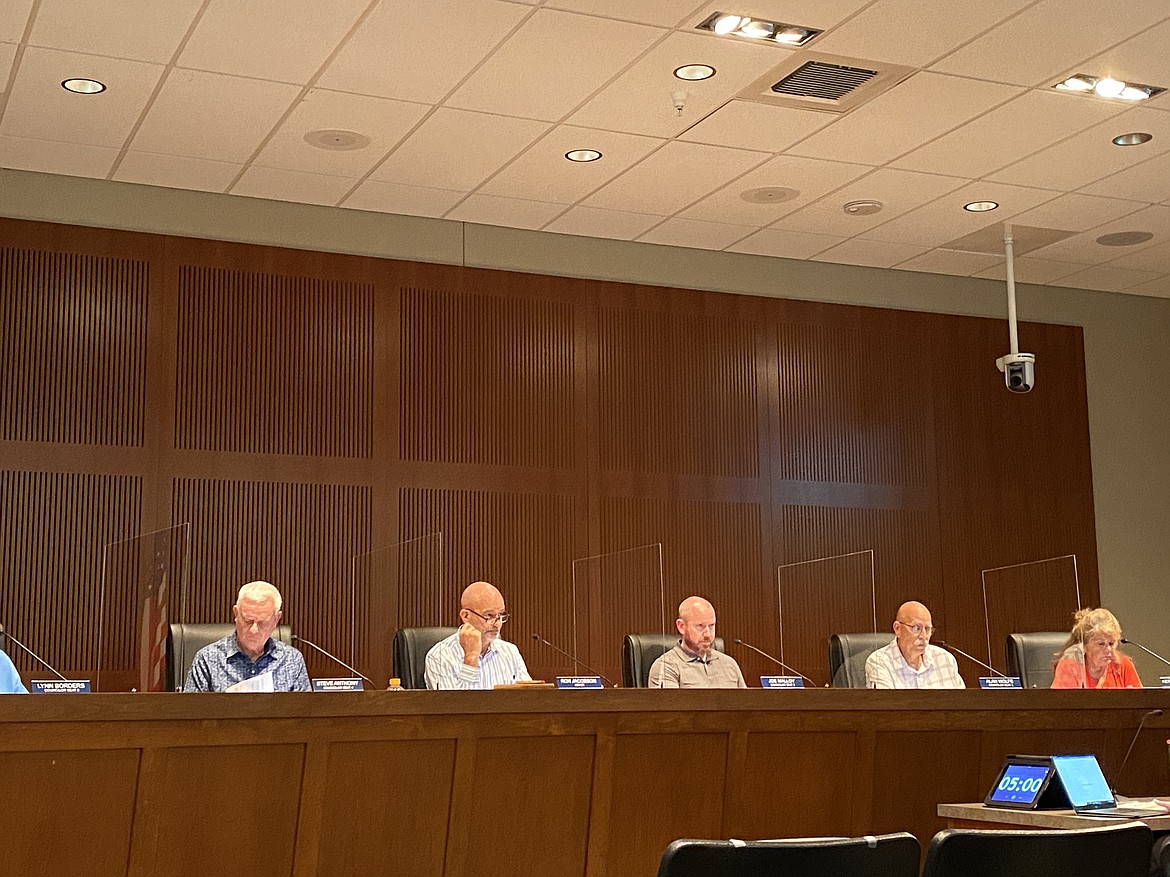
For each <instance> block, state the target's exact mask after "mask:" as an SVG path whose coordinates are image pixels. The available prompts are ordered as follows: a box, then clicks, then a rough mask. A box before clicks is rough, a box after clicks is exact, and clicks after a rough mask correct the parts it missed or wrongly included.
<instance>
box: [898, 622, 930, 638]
mask: <svg viewBox="0 0 1170 877" xmlns="http://www.w3.org/2000/svg"><path fill="white" fill-rule="evenodd" d="M898 624H900V625H902V626H903V627H904V628H906V629H907V630H909V631H910V632H911V633H912V634H914V635H915V636H922V635H923V634H926V635H927V636H930V635H931V634H932V633H934V627H933V626H932V625H929V624H907V623H906V622H905V621H899V622H898Z"/></svg>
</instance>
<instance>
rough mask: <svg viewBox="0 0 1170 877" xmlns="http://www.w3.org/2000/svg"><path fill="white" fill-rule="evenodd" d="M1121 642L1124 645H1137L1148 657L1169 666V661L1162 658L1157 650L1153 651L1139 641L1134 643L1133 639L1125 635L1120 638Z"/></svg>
mask: <svg viewBox="0 0 1170 877" xmlns="http://www.w3.org/2000/svg"><path fill="white" fill-rule="evenodd" d="M1121 643H1122V645H1126V646H1137V647H1138V648H1139V649H1141V650H1142V651H1143V652H1145V653H1146V654H1147V655H1149V656H1150V657H1152V658H1157V659H1158V660H1159V661H1161V662H1162V663H1163V664H1165V665H1166V666H1168V667H1170V661H1167V660H1166V659H1165V658H1163V657H1162V656H1161V655H1159V654H1158V653H1157V652H1155V651H1153V650H1152V649H1147V648H1146V647H1145V646H1143V645H1142V644H1141V643H1135V642H1134V641H1133V640H1131V639H1126V638H1125V637H1122V638H1121Z"/></svg>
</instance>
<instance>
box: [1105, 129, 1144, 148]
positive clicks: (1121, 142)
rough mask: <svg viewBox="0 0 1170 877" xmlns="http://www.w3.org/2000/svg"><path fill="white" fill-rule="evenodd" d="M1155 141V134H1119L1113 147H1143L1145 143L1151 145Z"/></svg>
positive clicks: (1139, 132) (1141, 132) (1114, 139)
mask: <svg viewBox="0 0 1170 877" xmlns="http://www.w3.org/2000/svg"><path fill="white" fill-rule="evenodd" d="M1153 139H1154V135H1153V134H1147V133H1146V132H1145V131H1133V132H1131V133H1129V134H1118V135H1117V136H1116V137H1114V138H1113V145H1114V146H1141V145H1142V144H1143V143H1149V142H1150V141H1151V140H1153Z"/></svg>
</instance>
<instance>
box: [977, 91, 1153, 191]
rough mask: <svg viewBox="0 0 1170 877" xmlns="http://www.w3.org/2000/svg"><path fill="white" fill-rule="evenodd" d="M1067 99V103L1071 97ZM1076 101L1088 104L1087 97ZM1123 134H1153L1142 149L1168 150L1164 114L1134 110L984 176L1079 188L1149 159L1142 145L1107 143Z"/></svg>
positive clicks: (1140, 109)
mask: <svg viewBox="0 0 1170 877" xmlns="http://www.w3.org/2000/svg"><path fill="white" fill-rule="evenodd" d="M1069 97H1070V99H1072V96H1071V95H1070V96H1069ZM1078 99H1079V100H1086V101H1088V100H1093V98H1089V97H1081V98H1078ZM1128 131H1148V132H1149V133H1151V134H1153V135H1154V139H1153V140H1152V141H1151V142H1150V143H1148V144H1146V145H1147V146H1154V147H1155V150H1156V151H1157V152H1158V153H1159V154H1160V153H1162V152H1164V151H1166V149H1167V148H1170V113H1164V112H1160V111H1158V110H1154V109H1148V108H1146V107H1137V108H1135V109H1132V110H1129V111H1128V112H1125V113H1122V114H1121V115H1119V116H1115V117H1113V118H1112V119H1109V120H1108V121H1106V122H1103V123H1101V124H1099V125H1095V126H1093V127H1091V128H1088V129H1086V130H1085V131H1082V132H1081V133H1080V134H1077V135H1076V136H1075V137H1070V138H1069V139H1067V140H1065V141H1063V142H1062V143H1057V144H1056V145H1054V146H1050V147H1048V148H1047V149H1043V150H1041V151H1040V152H1037V153H1036V154H1035V155H1032V156H1030V157H1028V158H1025V159H1024V160H1022V161H1018V162H1016V163H1015V164H1013V165H1009V166H1008V167H1005V168H1003V169H1002V170H998V171H996V172H995V173H992V174H989V177H990V178H991V179H993V180H999V181H1002V182H1005V183H1015V184H1017V185H1021V186H1024V185H1026V186H1042V187H1044V188H1049V189H1063V190H1065V191H1070V190H1073V189H1080V188H1082V187H1084V186H1087V185H1089V184H1090V183H1093V182H1095V181H1097V180H1099V179H1101V178H1102V177H1104V176H1107V175H1109V174H1113V173H1116V172H1118V171H1120V170H1124V169H1125V168H1127V167H1130V166H1132V165H1134V164H1137V163H1138V162H1141V161H1144V160H1146V159H1148V158H1150V157H1151V155H1150V152H1146V151H1144V147H1135V146H1114V145H1113V142H1112V141H1113V138H1114V137H1115V136H1117V135H1118V134H1124V133H1126V132H1128ZM1155 150H1151V151H1155Z"/></svg>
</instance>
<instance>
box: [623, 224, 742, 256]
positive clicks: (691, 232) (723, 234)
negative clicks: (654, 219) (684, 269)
mask: <svg viewBox="0 0 1170 877" xmlns="http://www.w3.org/2000/svg"><path fill="white" fill-rule="evenodd" d="M755 230H756V229H755V227H753V226H750V225H726V224H724V223H722V222H700V221H698V220H695V219H668V220H666V222H664V223H662V225H660V226H658V227H657V228H652V229H650V231H648V232H646V233H645V234H644V235H642V236H641V237H640V238H638V240H639V241H642V242H644V243H648V244H669V245H671V246H675V247H694V248H695V249H698V250H722V249H723V248H725V247H727V246H730V245H731V244H733V243H735V242H736V241H738V240H740V239H741V238H744V237H747V236H748V235H750V234H751V233H752V232H754V231H755Z"/></svg>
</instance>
